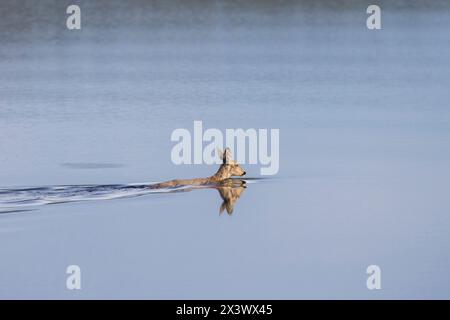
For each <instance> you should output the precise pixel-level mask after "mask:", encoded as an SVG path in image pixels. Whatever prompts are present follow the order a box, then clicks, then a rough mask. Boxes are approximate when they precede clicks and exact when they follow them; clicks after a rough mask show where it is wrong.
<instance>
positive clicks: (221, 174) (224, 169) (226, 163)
mask: <svg viewBox="0 0 450 320" xmlns="http://www.w3.org/2000/svg"><path fill="white" fill-rule="evenodd" d="M219 157H220V159H222V165H221V166H220V168H219V170H218V171H217V172H216V174H215V175H214V176H213V180H216V181H223V180H225V179H229V178H231V177H234V176H238V177H242V176H243V175H245V171H244V169H242V167H241V166H240V165H239V164H238V163H237V162H236V161H234V160H233V159H232V157H231V150H230V148H226V149H225V151H223V152H222V151H221V150H219Z"/></svg>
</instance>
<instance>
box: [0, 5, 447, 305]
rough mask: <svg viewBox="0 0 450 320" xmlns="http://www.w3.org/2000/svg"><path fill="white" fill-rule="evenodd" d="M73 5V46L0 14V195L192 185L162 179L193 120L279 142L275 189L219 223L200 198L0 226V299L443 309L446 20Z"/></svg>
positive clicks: (49, 214)
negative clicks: (427, 305)
mask: <svg viewBox="0 0 450 320" xmlns="http://www.w3.org/2000/svg"><path fill="white" fill-rule="evenodd" d="M78 3H81V7H82V30H80V31H68V30H67V29H66V28H65V14H64V13H65V6H66V3H61V2H59V1H42V2H39V4H37V3H36V2H33V1H2V2H1V3H0V13H1V16H2V19H0V189H2V190H9V191H8V192H11V189H16V190H17V189H24V188H30V187H33V188H50V190H53V191H54V190H55V189H54V188H61V187H59V186H61V185H64V186H72V187H73V188H79V187H80V186H85V185H100V186H105V185H106V186H108V185H121V186H124V185H129V184H138V185H139V184H142V183H146V182H149V181H163V180H169V179H173V178H191V177H204V176H209V175H211V174H212V173H214V172H215V170H216V169H217V167H216V166H208V165H196V166H193V165H192V166H189V165H185V166H175V165H173V164H172V162H171V159H170V152H171V149H172V147H173V145H174V143H173V142H171V141H170V134H171V133H172V131H173V130H174V129H176V128H187V129H189V130H191V131H192V130H193V121H194V120H202V121H203V125H204V127H205V128H212V127H214V128H219V129H221V130H225V129H226V128H268V129H270V128H279V129H280V142H281V147H280V171H279V173H278V174H277V175H276V176H272V177H265V178H267V179H263V180H254V183H251V184H249V185H248V186H247V188H246V190H245V191H244V192H243V193H242V194H241V196H240V199H239V200H238V201H237V202H236V204H235V207H234V212H233V214H232V215H227V214H226V213H225V214H221V215H219V207H220V205H221V203H222V198H221V196H220V194H219V193H218V192H217V190H213V189H209V188H206V189H201V190H193V191H191V192H177V193H168V194H143V195H139V196H137V197H134V196H133V197H128V195H129V194H125V196H124V197H122V196H120V195H119V196H118V197H115V196H111V194H110V193H108V192H110V191H111V190H109V189H108V190H107V194H106V195H105V194H100V195H98V194H96V195H95V196H98V197H99V198H100V199H97V200H96V199H91V200H93V201H77V202H69V203H60V204H55V205H41V203H31V205H29V206H26V208H25V209H26V210H29V209H32V210H30V211H15V212H4V213H3V214H0V298H63V299H77V298H192V299H195V298H210V299H211V298H288V299H298V298H368V299H372V298H373V299H377V298H450V293H449V292H450V290H449V289H450V275H449V274H448V270H449V268H450V254H449V252H450V232H449V231H450V197H449V196H448V195H449V191H450V183H449V179H450V165H449V160H450V109H449V101H450V91H449V90H448V88H449V87H450V41H449V40H450V34H449V32H448V26H449V25H450V16H449V14H448V12H449V11H448V9H449V7H448V5H446V4H443V3H439V2H433V5H428V6H427V7H426V8H424V7H420V6H415V5H413V4H408V2H405V3H400V2H399V3H397V4H396V5H395V6H394V5H389V4H388V3H386V4H382V26H383V29H382V30H380V31H368V30H367V29H366V27H365V19H366V17H367V15H366V14H365V9H366V7H367V5H368V4H366V3H362V4H357V3H352V2H349V3H347V5H342V4H341V5H338V4H333V2H331V1H330V2H328V4H329V5H328V6H327V5H321V4H310V3H308V2H283V3H280V4H273V3H270V2H267V3H264V2H263V3H259V4H258V5H256V4H251V3H250V2H243V3H241V2H229V3H228V4H224V3H223V2H219V1H208V2H207V3H203V2H196V1H183V2H179V3H171V4H169V3H167V2H160V3H150V4H149V3H147V2H144V1H133V2H131V3H127V4H125V3H123V2H119V1H89V2H88V1H86V2H84V1H83V2H78ZM243 166H244V167H245V170H246V171H247V177H249V178H258V177H259V166H258V165H243ZM46 190H47V191H48V190H49V189H46ZM58 190H60V189H58ZM71 190H72V189H71ZM77 190H78V189H77ZM72 191H73V190H72ZM84 191H86V190H84V189H83V192H84ZM115 191H117V190H115ZM28 195H29V194H27V196H28ZM9 196H11V194H9ZM46 196H48V194H46ZM57 196H61V193H57ZM76 196H80V197H81V200H83V199H84V198H83V197H84V196H85V194H83V193H81V194H79V193H78V194H76ZM0 198H1V197H0ZM106 198H107V199H108V200H107V199H106ZM110 198H115V199H110ZM116 198H117V199H116ZM0 200H1V199H0ZM3 200H4V198H3ZM22 200H23V199H22ZM28 200H29V199H28ZM38 200H39V199H38ZM41 200H42V199H41ZM78 200H79V199H78ZM38 202H39V201H38ZM35 204H36V206H34V205H35ZM3 207H6V206H5V205H4V206H3ZM16 209H17V208H16ZM3 211H7V210H6V209H4V208H3ZM13 211H14V210H13ZM71 264H76V265H79V266H80V267H81V270H82V290H80V291H69V290H67V289H66V286H65V284H66V277H67V275H66V273H65V270H66V267H67V266H68V265H71ZM371 264H376V265H379V266H380V268H381V270H382V290H378V291H376V290H374V291H370V290H368V289H367V288H366V279H367V275H366V268H367V266H369V265H371Z"/></svg>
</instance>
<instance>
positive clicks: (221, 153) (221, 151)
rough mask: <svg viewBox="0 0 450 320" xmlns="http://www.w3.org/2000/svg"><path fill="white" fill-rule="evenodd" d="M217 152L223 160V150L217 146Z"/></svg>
mask: <svg viewBox="0 0 450 320" xmlns="http://www.w3.org/2000/svg"><path fill="white" fill-rule="evenodd" d="M217 154H218V155H219V159H220V160H223V150H222V149H220V148H217Z"/></svg>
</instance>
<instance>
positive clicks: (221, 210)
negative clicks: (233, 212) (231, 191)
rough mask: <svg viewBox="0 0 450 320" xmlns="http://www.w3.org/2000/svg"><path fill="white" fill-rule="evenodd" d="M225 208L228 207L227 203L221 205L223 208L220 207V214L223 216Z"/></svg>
mask: <svg viewBox="0 0 450 320" xmlns="http://www.w3.org/2000/svg"><path fill="white" fill-rule="evenodd" d="M225 207H226V203H225V201H224V202H222V204H221V206H220V209H219V214H222V213H223V210H225Z"/></svg>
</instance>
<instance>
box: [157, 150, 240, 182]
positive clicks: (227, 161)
mask: <svg viewBox="0 0 450 320" xmlns="http://www.w3.org/2000/svg"><path fill="white" fill-rule="evenodd" d="M219 157H220V159H222V161H223V162H222V164H221V165H220V168H219V170H217V172H216V173H215V174H214V175H212V176H210V177H208V178H196V179H185V180H179V179H177V180H170V181H166V182H160V183H156V184H152V185H150V186H149V188H151V189H161V188H174V187H180V186H208V185H220V184H222V183H224V182H226V181H227V179H230V178H231V177H234V176H239V177H242V176H244V175H245V171H244V169H242V168H241V166H240V165H239V164H238V163H236V161H234V160H233V159H232V158H231V150H230V148H226V149H225V151H223V152H221V150H219Z"/></svg>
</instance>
